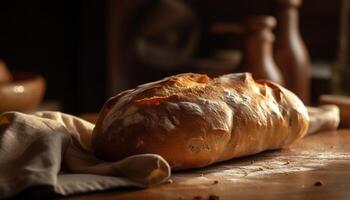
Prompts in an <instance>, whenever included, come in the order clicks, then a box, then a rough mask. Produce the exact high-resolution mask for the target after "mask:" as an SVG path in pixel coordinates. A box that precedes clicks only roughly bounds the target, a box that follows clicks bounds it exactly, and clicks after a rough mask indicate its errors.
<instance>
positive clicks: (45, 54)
mask: <svg viewBox="0 0 350 200" xmlns="http://www.w3.org/2000/svg"><path fill="white" fill-rule="evenodd" d="M159 2H160V1H156V0H135V1H128V0H120V1H113V0H100V1H92V0H86V1H83V0H76V1H68V0H60V1H59V0H51V1H43V0H31V1H18V0H12V1H3V2H2V5H1V7H0V25H1V27H0V58H2V59H4V60H5V61H6V62H7V65H8V66H9V69H10V70H26V71H33V72H38V73H40V74H42V75H43V76H44V77H45V79H46V81H47V90H46V94H45V100H55V101H56V102H58V103H59V104H60V105H61V109H62V110H63V111H65V112H68V113H83V112H97V111H98V110H99V109H100V108H101V106H102V104H103V103H104V101H105V100H106V99H107V98H108V97H110V96H112V95H113V94H115V93H117V92H119V91H121V90H124V89H127V88H131V87H134V86H136V85H137V84H140V83H143V82H148V81H152V80H157V79H159V78H161V77H163V76H166V75H170V74H173V73H180V72H187V71H194V72H206V70H209V72H208V73H210V71H212V70H213V69H207V68H205V67H202V68H201V66H202V64H198V63H202V62H197V61H201V60H203V59H204V60H208V59H210V58H212V57H213V56H215V54H216V53H217V52H218V51H219V50H220V49H230V48H231V49H236V50H238V51H239V48H240V45H241V44H240V37H239V36H235V35H217V34H213V33H211V31H210V28H209V27H210V26H211V25H212V24H213V23H215V22H218V21H220V22H238V21H240V20H242V19H244V18H245V17H247V16H250V15H258V14H268V15H275V12H276V10H275V7H276V6H275V1H274V0H245V1H232V0H215V1H214V0H187V1H181V6H183V5H184V6H185V7H186V8H187V9H188V10H186V9H183V7H181V6H178V5H176V4H175V5H173V4H172V3H170V4H169V2H166V6H167V5H168V4H169V5H168V6H169V7H170V9H169V10H170V11H172V6H173V7H174V9H173V10H174V14H171V12H170V11H169V12H167V13H168V14H167V15H166V17H157V15H155V16H153V14H154V13H156V12H158V11H159V9H162V7H160V8H159V7H158V3H159ZM157 9H158V10H157ZM339 9H340V1H339V0H323V1H318V0H305V1H304V3H303V6H302V7H301V9H300V30H301V34H302V36H303V39H304V41H305V43H306V45H307V47H308V50H309V52H310V55H311V59H312V61H313V63H319V62H320V61H321V62H322V63H323V62H325V63H332V62H333V61H335V59H336V53H337V46H338V30H339ZM188 11H190V12H188ZM177 12H179V13H177ZM160 16H162V15H160ZM176 20H179V23H180V24H181V26H182V27H184V28H183V29H184V30H187V32H183V33H181V34H182V35H184V38H180V39H179V38H175V39H174V37H172V35H171V34H168V36H167V41H173V42H174V41H175V42H178V41H180V42H179V43H181V41H185V44H179V45H178V48H175V49H170V50H169V52H168V51H164V52H161V53H163V54H164V57H165V58H167V59H164V60H157V59H156V58H157V56H156V55H153V54H152V53H150V51H149V49H148V47H147V42H149V41H154V40H157V38H156V39H154V38H152V37H151V36H154V35H157V34H161V32H162V31H161V30H162V29H160V31H159V32H154V31H153V32H152V30H158V26H160V25H159V24H161V25H164V24H165V25H164V26H168V25H169V24H170V25H169V30H171V28H172V27H177V26H178V25H174V26H173V25H172V22H173V21H176ZM168 22H169V23H168ZM174 23H175V22H174ZM185 36H186V37H185ZM145 38H146V39H145ZM156 42H157V41H156ZM187 44H191V45H188V46H187ZM146 47H147V48H146ZM155 48H156V47H155ZM162 48H165V49H166V47H162ZM176 50H178V52H177V51H176ZM326 66H328V65H327V64H326ZM225 70H229V69H225ZM313 83H314V84H313V86H312V88H313V93H315V91H316V92H317V91H318V92H327V90H328V89H329V88H327V85H326V87H324V86H322V87H318V86H317V84H318V82H317V81H316V82H315V81H314V82H313ZM315 84H316V85H315ZM317 88H322V89H321V90H320V89H317ZM314 95H316V94H314Z"/></svg>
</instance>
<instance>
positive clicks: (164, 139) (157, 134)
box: [92, 73, 309, 169]
mask: <svg viewBox="0 0 350 200" xmlns="http://www.w3.org/2000/svg"><path fill="white" fill-rule="evenodd" d="M308 124H309V117H308V114H307V111H306V108H305V107H304V105H303V103H302V102H301V101H300V100H299V99H298V98H297V97H296V96H295V95H294V94H293V93H292V92H290V91H288V90H286V89H284V88H283V87H281V86H279V85H277V84H275V83H272V82H269V81H264V80H262V81H254V80H253V78H252V76H251V74H249V73H239V74H227V75H224V76H220V77H218V78H214V79H210V78H209V77H207V76H206V75H201V74H193V73H186V74H179V75H176V76H171V77H168V78H164V79H162V80H160V81H157V82H152V83H147V84H144V85H140V86H138V87H137V88H135V89H133V90H127V91H124V92H122V93H120V94H118V95H116V96H114V97H112V98H110V99H109V100H108V101H107V102H106V103H105V105H104V106H103V108H102V110H101V112H100V114H99V118H98V121H97V124H96V127H95V129H94V131H93V138H92V146H93V150H94V153H95V154H96V156H97V157H99V158H101V159H104V160H107V161H116V160H120V159H123V158H125V157H127V156H131V155H134V154H141V153H155V154H159V155H161V156H163V157H164V158H165V159H166V160H167V161H168V162H169V164H170V165H171V167H172V168H173V169H184V168H197V167H203V166H207V165H210V164H212V163H215V162H220V161H224V160H228V159H232V158H236V157H241V156H246V155H251V154H255V153H259V152H261V151H265V150H271V149H279V148H282V147H285V146H288V145H289V144H291V143H293V142H294V141H296V140H298V139H299V138H301V137H303V136H304V135H305V133H306V131H307V129H308Z"/></svg>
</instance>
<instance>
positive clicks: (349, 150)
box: [66, 129, 350, 200]
mask: <svg viewBox="0 0 350 200" xmlns="http://www.w3.org/2000/svg"><path fill="white" fill-rule="evenodd" d="M171 179H172V181H173V182H172V183H169V184H163V185H160V186H157V187H154V188H149V189H126V190H125V189H123V190H113V191H106V192H101V193H93V194H85V195H78V196H72V197H68V198H66V199H74V200H82V199H84V200H85V199H86V200H87V199H89V200H93V199H104V200H109V199H110V200H112V199H113V200H116V199H127V200H129V199H220V200H222V199H317V200H318V199H350V129H347V130H338V131H330V132H323V133H318V134H316V135H311V136H307V137H306V138H304V139H302V140H300V141H299V142H297V143H295V144H294V145H292V146H291V147H290V148H288V149H284V150H280V151H271V152H265V153H261V154H259V155H256V156H250V157H245V158H242V159H234V160H232V161H228V162H224V163H220V164H217V165H214V166H211V167H208V168H205V169H200V170H190V171H182V172H177V173H173V175H172V178H171ZM209 197H210V198H209Z"/></svg>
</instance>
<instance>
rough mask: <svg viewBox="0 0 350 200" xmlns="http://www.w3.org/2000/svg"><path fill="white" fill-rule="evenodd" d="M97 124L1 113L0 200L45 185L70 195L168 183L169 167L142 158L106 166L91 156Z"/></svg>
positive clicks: (68, 118) (158, 158) (45, 114)
mask: <svg viewBox="0 0 350 200" xmlns="http://www.w3.org/2000/svg"><path fill="white" fill-rule="evenodd" d="M93 127H94V125H93V124H91V123H89V122H87V121H85V120H82V119H80V118H77V117H74V116H71V115H68V114H64V113H60V112H50V111H45V112H37V113H34V114H24V113H19V112H6V113H3V114H1V115H0V199H2V198H7V197H12V196H14V195H16V194H18V193H21V192H22V191H24V190H26V189H28V188H35V187H38V186H44V187H43V188H48V189H49V190H50V191H51V192H53V193H54V194H59V195H69V194H76V193H83V192H91V191H100V190H106V189H111V188H117V187H149V186H153V185H157V184H160V183H162V182H164V181H166V180H167V179H168V178H169V176H170V174H171V171H170V167H169V165H168V163H167V162H166V161H165V160H164V159H163V158H162V157H161V156H159V155H154V154H142V155H136V156H131V157H128V158H126V159H124V160H121V161H118V162H113V163H107V162H103V161H101V160H98V159H97V158H95V157H94V156H93V153H92V150H91V145H90V144H91V143H90V141H91V133H92V129H93Z"/></svg>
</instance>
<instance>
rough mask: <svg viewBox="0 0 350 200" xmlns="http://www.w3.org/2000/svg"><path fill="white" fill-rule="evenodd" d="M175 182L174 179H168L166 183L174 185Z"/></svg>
mask: <svg viewBox="0 0 350 200" xmlns="http://www.w3.org/2000/svg"><path fill="white" fill-rule="evenodd" d="M173 182H174V181H173V180H172V179H168V180H167V181H166V182H165V183H166V184H172V183H173Z"/></svg>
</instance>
